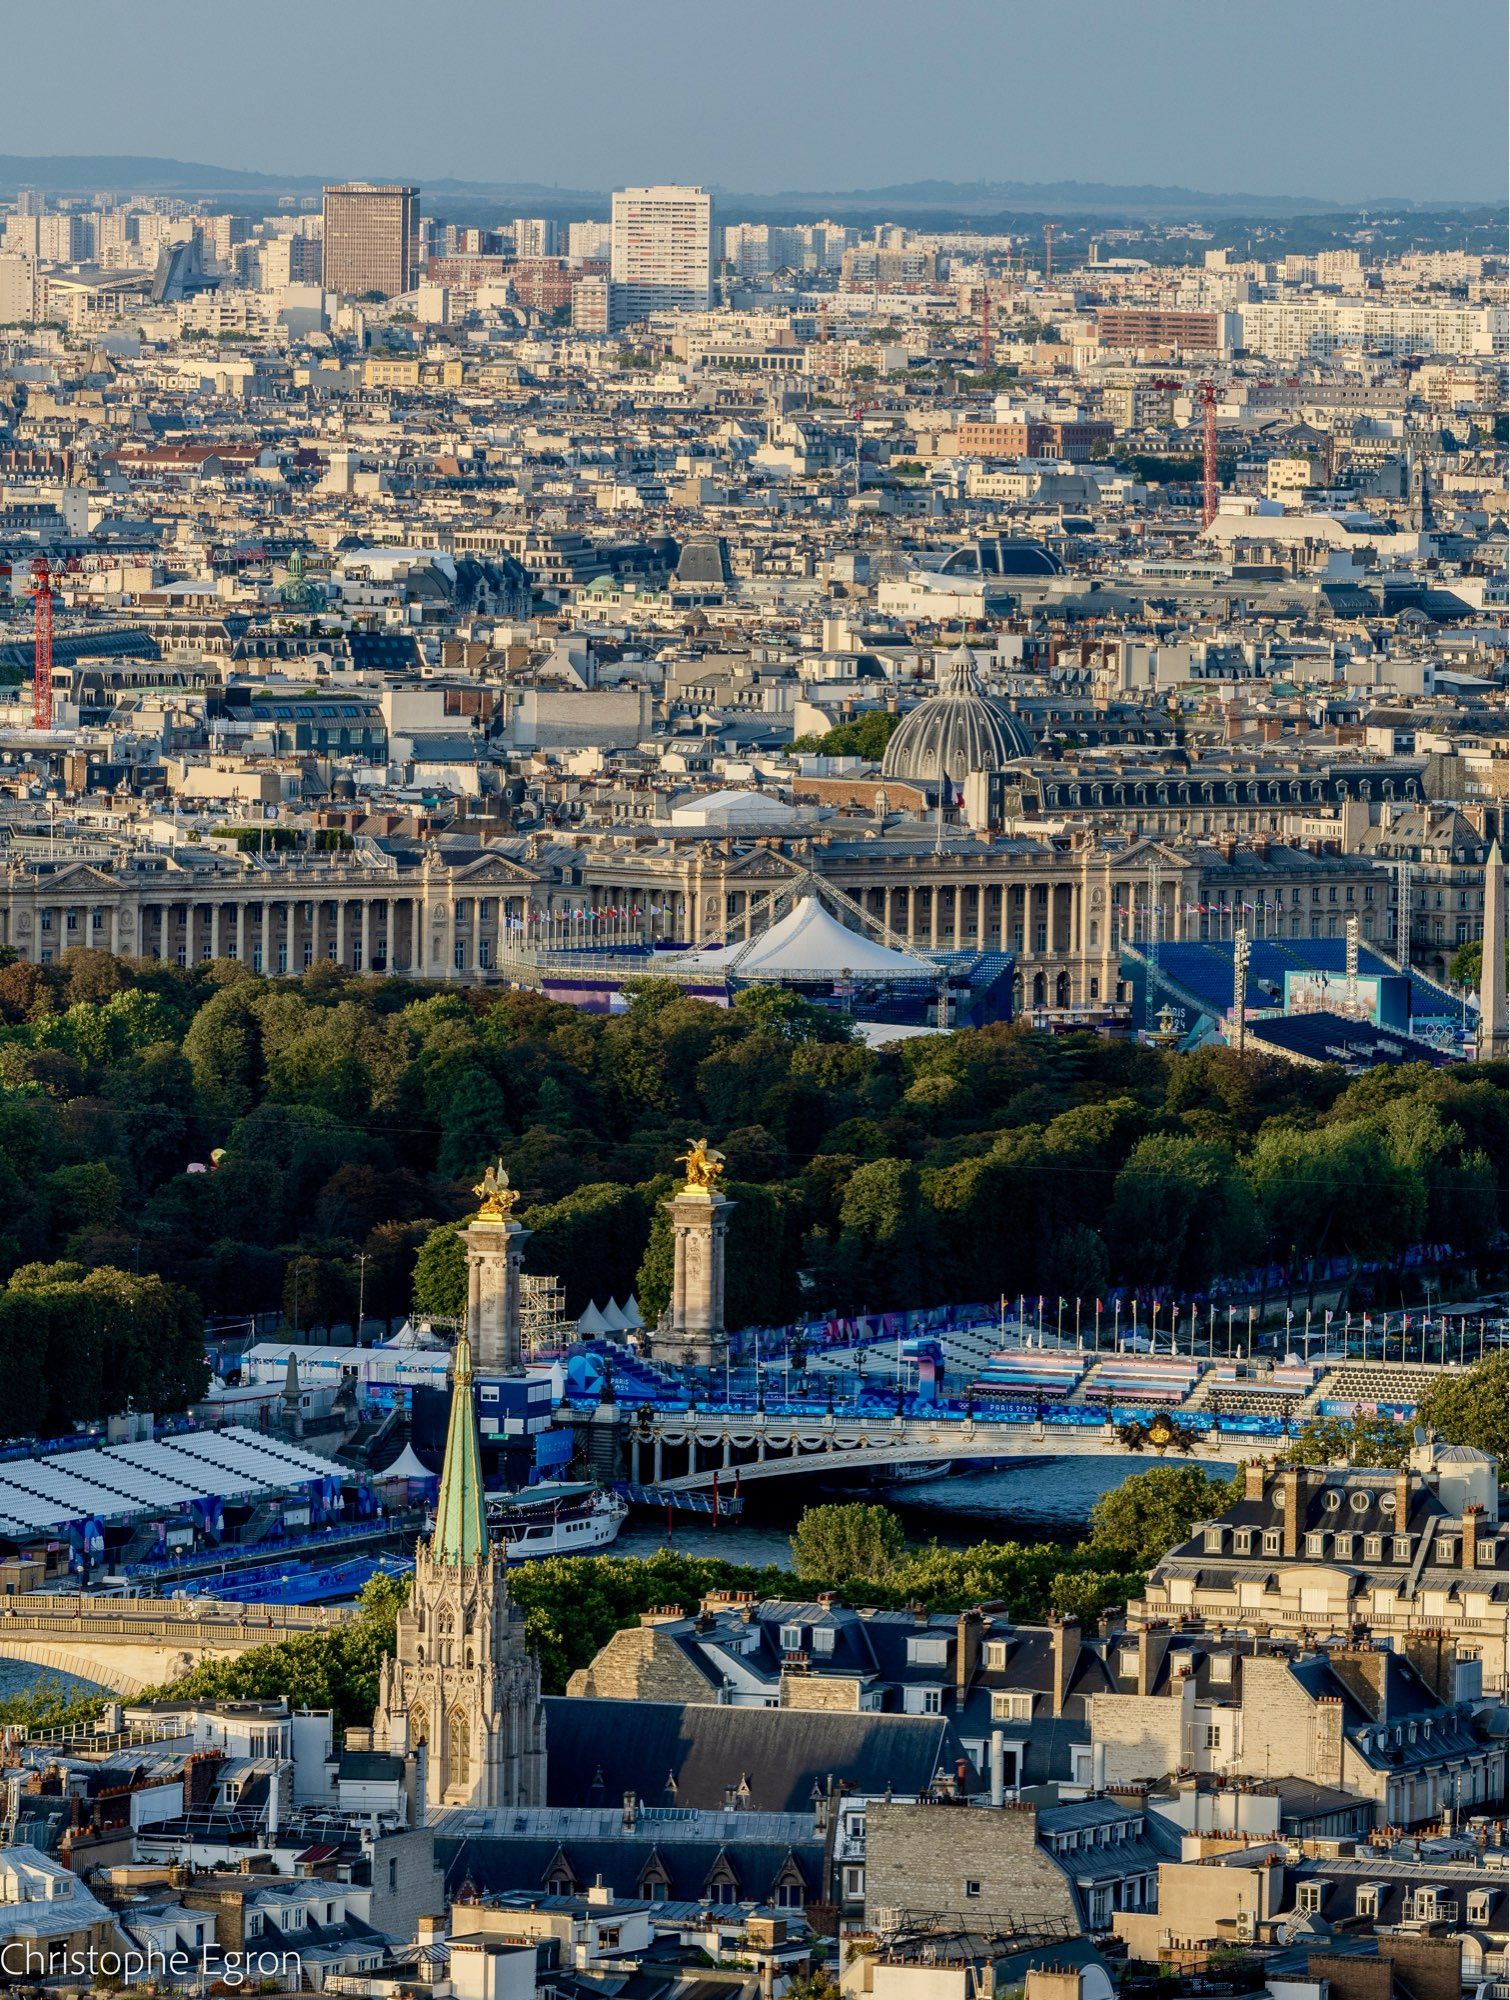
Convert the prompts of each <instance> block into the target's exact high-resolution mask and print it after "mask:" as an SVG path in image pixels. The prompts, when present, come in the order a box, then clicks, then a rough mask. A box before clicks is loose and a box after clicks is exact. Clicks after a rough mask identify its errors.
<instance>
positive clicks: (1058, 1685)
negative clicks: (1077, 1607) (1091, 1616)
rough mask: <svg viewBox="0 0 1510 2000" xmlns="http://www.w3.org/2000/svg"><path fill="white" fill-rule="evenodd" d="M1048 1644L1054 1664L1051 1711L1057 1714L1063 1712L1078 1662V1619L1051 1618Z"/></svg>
mask: <svg viewBox="0 0 1510 2000" xmlns="http://www.w3.org/2000/svg"><path fill="white" fill-rule="evenodd" d="M1049 1645H1050V1648H1051V1650H1052V1652H1053V1664H1054V1685H1053V1690H1052V1698H1053V1712H1054V1714H1055V1715H1056V1716H1059V1715H1063V1713H1064V1704H1065V1702H1066V1700H1067V1699H1068V1698H1069V1692H1070V1684H1071V1682H1072V1681H1073V1680H1074V1678H1075V1669H1076V1667H1077V1666H1078V1665H1079V1664H1080V1620H1079V1619H1078V1618H1055V1619H1053V1620H1051V1622H1050V1625H1049Z"/></svg>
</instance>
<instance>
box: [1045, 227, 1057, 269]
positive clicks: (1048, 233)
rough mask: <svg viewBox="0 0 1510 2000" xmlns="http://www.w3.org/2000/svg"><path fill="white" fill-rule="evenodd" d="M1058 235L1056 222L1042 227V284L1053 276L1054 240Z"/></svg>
mask: <svg viewBox="0 0 1510 2000" xmlns="http://www.w3.org/2000/svg"><path fill="white" fill-rule="evenodd" d="M1058 234H1059V224H1058V223H1057V222H1046V223H1045V224H1044V225H1043V282H1044V283H1045V284H1047V283H1048V282H1049V279H1050V278H1052V277H1053V275H1054V238H1055V237H1056V236H1057V235H1058Z"/></svg>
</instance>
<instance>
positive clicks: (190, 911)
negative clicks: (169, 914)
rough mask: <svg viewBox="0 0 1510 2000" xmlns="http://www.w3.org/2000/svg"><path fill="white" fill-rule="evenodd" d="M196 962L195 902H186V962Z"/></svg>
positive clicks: (186, 963)
mask: <svg viewBox="0 0 1510 2000" xmlns="http://www.w3.org/2000/svg"><path fill="white" fill-rule="evenodd" d="M193 963H194V904H193V902H192V900H191V901H189V902H186V903H185V904H184V964H185V965H192V964H193Z"/></svg>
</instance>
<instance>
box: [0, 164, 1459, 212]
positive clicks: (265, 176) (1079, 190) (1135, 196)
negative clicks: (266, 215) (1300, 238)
mask: <svg viewBox="0 0 1510 2000" xmlns="http://www.w3.org/2000/svg"><path fill="white" fill-rule="evenodd" d="M330 178H335V177H334V176H332V177H330ZM415 178H417V179H418V181H419V183H420V186H421V189H422V192H423V193H426V194H429V195H431V196H451V197H452V198H454V199H456V200H459V201H466V202H499V203H510V202H518V203H521V204H529V205H530V207H529V208H528V209H527V210H526V211H525V212H537V213H538V212H540V211H541V210H544V211H546V212H551V211H553V210H557V209H561V208H565V207H570V208H573V209H580V208H583V207H585V206H588V205H591V206H593V207H594V208H596V209H600V210H601V211H602V212H604V213H606V212H607V208H608V200H609V191H608V190H607V189H598V188H576V187H563V186H560V185H547V184H546V183H544V182H541V181H511V180H497V181H481V180H467V179H463V178H460V177H459V176H454V175H442V176H438V177H435V178H432V179H429V180H426V179H425V178H424V177H423V176H416V177H415ZM325 185H327V178H326V177H324V176H321V175H318V174H289V173H269V172H266V171H264V170H262V169H260V168H252V167H225V166H218V165H212V164H209V163H207V162H205V161H201V160H174V159H168V158H164V157H161V156H158V155H152V154H140V155H138V154H133V153H57V154H35V155H33V154H21V153H4V154H0V196H5V195H13V194H15V193H16V192H17V190H18V189H20V188H37V189H39V190H40V191H41V192H43V193H45V194H56V195H79V194H94V193H100V194H176V195H180V196H186V197H187V196H201V197H204V196H234V195H246V196H253V197H261V198H263V199H266V200H270V201H275V200H276V199H277V198H278V196H280V195H285V194H287V195H310V194H316V193H318V192H319V190H320V189H321V188H322V187H323V186H325ZM714 192H715V193H716V194H717V196H718V200H719V203H720V205H721V206H722V208H723V209H724V212H725V213H726V214H729V213H733V214H740V213H748V214H750V215H752V216H774V215H776V214H778V213H780V214H789V215H792V216H799V215H801V216H811V217H812V218H814V219H818V218H819V217H821V216H823V215H825V214H827V215H834V216H844V215H849V214H854V215H859V214H867V215H868V214H872V213H874V211H876V210H877V209H880V208H884V209H886V210H887V211H888V212H889V213H891V214H894V215H896V216H899V217H901V216H906V215H909V214H912V215H916V216H918V217H922V216H924V215H928V216H939V215H957V216H960V217H969V216H979V217H981V218H982V219H983V220H984V219H986V218H988V217H989V218H993V219H994V218H999V217H1000V216H1002V215H1003V214H1009V213H1010V212H1012V211H1013V210H1020V211H1022V212H1023V213H1025V214H1032V215H1053V214H1061V215H1085V216H1106V215H1109V214H1116V215H1125V216H1137V215H1144V216H1149V217H1161V218H1165V219H1169V218H1173V217H1178V216H1182V215H1188V216H1190V217H1192V218H1201V217H1205V218H1213V217H1219V216H1255V217H1258V216H1272V217H1288V216H1302V215H1328V214H1356V213H1358V212H1359V211H1360V210H1362V209H1372V210H1387V211H1389V212H1393V213H1408V212H1411V211H1423V212H1424V211H1431V210H1457V209H1479V208H1484V209H1489V208H1493V207H1494V206H1495V204H1493V203H1490V202H1468V201H1463V202H1446V201H1431V202H1417V201H1414V200H1411V199H1410V198H1408V197H1406V196H1392V197H1390V198H1389V199H1388V200H1384V199H1382V198H1381V199H1380V200H1377V201H1371V202H1340V201H1336V200H1334V199H1332V198H1330V197H1326V196H1321V195H1317V196H1308V195H1259V194H1211V193H1207V192H1204V191H1203V190H1201V189H1199V188H1187V187H1179V186H1171V187H1164V186H1158V185H1152V184H1148V183H1141V184H1138V185H1133V186H1126V187H1123V186H1118V185H1116V184H1114V183H1112V182H1109V181H1063V180H1061V181H946V180H920V181H900V182H896V183H894V184H891V185H888V186H884V187H873V188H848V189H842V188H834V189H827V190H825V189H822V188H812V189H789V190H783V191H780V192H777V193H770V194H756V193H747V192H739V191H735V190H728V189H723V188H715V190H714Z"/></svg>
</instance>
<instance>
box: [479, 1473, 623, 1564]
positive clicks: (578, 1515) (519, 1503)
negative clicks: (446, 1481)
mask: <svg viewBox="0 0 1510 2000" xmlns="http://www.w3.org/2000/svg"><path fill="white" fill-rule="evenodd" d="M487 1505H488V1526H489V1527H490V1528H495V1529H497V1530H498V1532H499V1535H500V1539H501V1540H502V1541H503V1543H504V1545H505V1547H506V1549H507V1551H508V1558H509V1561H510V1562H522V1561H524V1560H526V1559H527V1558H532V1557H534V1556H591V1555H597V1554H599V1553H600V1552H601V1551H602V1550H603V1549H606V1548H610V1547H611V1546H612V1545H613V1543H614V1542H615V1541H616V1540H617V1539H618V1533H619V1530H620V1528H622V1527H623V1525H624V1517H625V1516H626V1515H627V1514H628V1512H629V1507H628V1504H627V1502H625V1501H624V1500H621V1499H620V1498H619V1496H618V1494H617V1493H611V1492H609V1491H608V1490H607V1489H606V1488H604V1487H602V1486H594V1485H592V1484H591V1482H589V1481H583V1482H581V1483H580V1484H576V1485H567V1484H561V1485H556V1484H550V1485H544V1484H542V1485H540V1486H525V1487H521V1488H520V1490H519V1491H518V1492H517V1493H498V1494H493V1495H490V1496H489V1499H488V1503H487Z"/></svg>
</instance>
